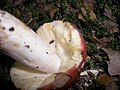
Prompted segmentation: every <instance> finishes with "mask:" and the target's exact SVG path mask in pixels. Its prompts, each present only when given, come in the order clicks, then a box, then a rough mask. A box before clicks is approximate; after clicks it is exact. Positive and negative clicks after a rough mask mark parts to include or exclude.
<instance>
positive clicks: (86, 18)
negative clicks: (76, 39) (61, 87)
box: [0, 0, 120, 90]
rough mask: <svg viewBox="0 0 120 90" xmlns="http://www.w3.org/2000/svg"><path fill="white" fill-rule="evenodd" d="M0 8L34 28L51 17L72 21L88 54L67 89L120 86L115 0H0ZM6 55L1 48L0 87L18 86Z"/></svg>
mask: <svg viewBox="0 0 120 90" xmlns="http://www.w3.org/2000/svg"><path fill="white" fill-rule="evenodd" d="M0 9H2V10H6V11H8V12H9V13H11V14H12V15H14V16H15V17H17V18H19V19H20V20H21V21H23V22H24V23H25V24H27V25H28V26H29V27H31V28H32V29H33V30H34V31H35V30H36V29H38V27H39V26H40V25H42V24H44V23H46V22H51V21H53V20H64V21H69V22H71V23H73V24H75V25H76V26H77V27H78V28H79V29H80V32H81V33H82V35H83V37H84V39H85V41H86V45H87V58H86V62H85V65H84V68H83V69H82V71H81V72H82V73H80V75H79V77H78V79H77V80H76V82H75V83H74V84H73V85H72V86H71V87H70V88H69V89H68V90H120V72H118V71H117V70H118V69H120V65H118V64H117V63H116V62H117V61H118V59H119V58H118V57H119V56H120V26H119V25H120V3H119V2H118V0H0ZM113 55H114V56H113ZM3 59H4V60H3ZM9 59H11V58H10V57H8V56H6V55H4V54H3V53H2V52H0V90H3V89H2V88H4V90H17V89H16V88H15V86H14V85H13V83H12V82H11V79H10V76H9V70H10V68H11V66H12V64H13V62H14V60H12V59H11V60H9ZM113 61H114V62H113ZM108 62H113V65H110V64H109V63H108ZM119 62H120V59H119ZM115 65H118V67H117V68H116V67H114V66H115Z"/></svg>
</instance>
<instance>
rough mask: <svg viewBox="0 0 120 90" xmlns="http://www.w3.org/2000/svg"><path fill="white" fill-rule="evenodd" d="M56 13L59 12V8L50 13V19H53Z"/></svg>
mask: <svg viewBox="0 0 120 90" xmlns="http://www.w3.org/2000/svg"><path fill="white" fill-rule="evenodd" d="M56 12H57V8H54V9H52V10H50V13H49V15H50V17H51V18H53V17H54V15H55V13H56Z"/></svg>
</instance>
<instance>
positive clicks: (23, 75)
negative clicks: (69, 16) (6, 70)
mask: <svg viewBox="0 0 120 90" xmlns="http://www.w3.org/2000/svg"><path fill="white" fill-rule="evenodd" d="M8 22H10V23H9V24H8ZM0 49H1V50H2V51H3V52H5V54H7V55H9V56H11V57H12V58H14V59H15V60H16V62H15V63H14V65H13V67H12V68H11V71H10V76H11V79H12V81H13V83H14V84H15V86H16V87H17V88H19V89H20V90H53V89H57V90H66V88H67V87H69V86H70V85H71V84H72V83H73V81H74V80H75V79H76V77H77V75H78V74H79V72H80V69H81V68H82V66H83V64H84V60H85V57H86V47H85V42H84V40H83V38H82V36H81V34H80V32H79V30H78V29H77V28H76V26H75V25H73V24H71V23H69V22H63V21H60V20H57V21H53V22H50V23H45V24H43V25H42V26H40V28H39V29H38V30H37V31H36V33H35V32H33V31H32V30H31V29H30V28H29V27H27V26H26V25H25V24H23V23H22V22H21V21H19V20H18V19H17V18H15V17H14V16H12V15H10V14H9V13H7V12H5V11H0Z"/></svg>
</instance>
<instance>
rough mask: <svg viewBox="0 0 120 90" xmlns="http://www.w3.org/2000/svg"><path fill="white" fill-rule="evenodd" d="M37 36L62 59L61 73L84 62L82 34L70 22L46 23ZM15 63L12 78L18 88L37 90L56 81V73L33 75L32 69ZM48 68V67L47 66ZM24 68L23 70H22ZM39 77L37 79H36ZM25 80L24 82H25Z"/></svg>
mask: <svg viewBox="0 0 120 90" xmlns="http://www.w3.org/2000/svg"><path fill="white" fill-rule="evenodd" d="M37 34H38V35H39V37H40V38H41V39H42V40H43V41H44V43H45V44H46V46H47V47H49V48H50V50H51V51H52V52H53V53H56V54H57V56H59V57H60V59H61V64H60V69H59V71H58V73H59V72H67V71H68V70H70V69H71V68H72V67H73V66H76V68H77V65H78V64H79V63H80V62H81V61H82V54H81V49H80V48H81V47H80V46H81V45H80V44H81V42H80V33H79V32H78V30H77V29H76V28H74V26H72V25H71V24H70V23H69V22H63V21H53V22H51V23H45V24H44V25H43V26H41V27H40V28H39V29H38V30H37ZM22 67H26V66H23V65H21V64H19V65H18V63H15V64H14V66H13V67H12V69H11V72H10V74H11V78H12V81H13V82H14V84H15V86H16V87H17V88H21V89H22V90H37V88H40V87H42V86H45V85H47V84H49V83H50V82H53V81H54V80H55V75H56V74H55V73H53V74H43V73H42V72H37V73H33V72H31V69H30V68H29V70H26V68H27V67H26V68H22ZM46 67H47V66H46ZM21 68H22V69H21ZM36 75H37V78H36V79H34V77H35V76H36ZM23 79H24V80H23Z"/></svg>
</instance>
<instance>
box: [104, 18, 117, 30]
mask: <svg viewBox="0 0 120 90" xmlns="http://www.w3.org/2000/svg"><path fill="white" fill-rule="evenodd" d="M103 25H104V27H105V28H107V29H108V30H110V29H111V28H112V27H118V24H117V23H116V22H115V21H111V20H104V22H103Z"/></svg>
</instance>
